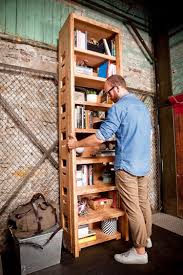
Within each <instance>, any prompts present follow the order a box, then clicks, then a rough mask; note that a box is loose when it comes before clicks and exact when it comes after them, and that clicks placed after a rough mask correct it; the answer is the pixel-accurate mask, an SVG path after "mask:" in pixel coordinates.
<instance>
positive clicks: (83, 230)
mask: <svg viewBox="0 0 183 275" xmlns="http://www.w3.org/2000/svg"><path fill="white" fill-rule="evenodd" d="M88 234H89V227H88V224H83V225H80V226H79V227H78V238H83V237H85V236H88Z"/></svg>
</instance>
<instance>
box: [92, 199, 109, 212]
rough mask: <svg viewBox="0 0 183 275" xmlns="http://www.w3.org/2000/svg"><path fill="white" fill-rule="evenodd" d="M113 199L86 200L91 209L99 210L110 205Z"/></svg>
mask: <svg viewBox="0 0 183 275" xmlns="http://www.w3.org/2000/svg"><path fill="white" fill-rule="evenodd" d="M112 202H113V200H112V199H108V198H97V199H93V200H88V205H89V206H90V207H91V208H92V209H93V210H101V209H104V208H109V207H111V205H112Z"/></svg>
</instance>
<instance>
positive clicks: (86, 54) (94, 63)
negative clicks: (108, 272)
mask: <svg viewBox="0 0 183 275" xmlns="http://www.w3.org/2000/svg"><path fill="white" fill-rule="evenodd" d="M74 51H75V54H76V62H78V61H81V60H83V59H87V61H88V66H91V67H98V66H99V65H100V64H101V63H103V62H104V61H106V60H110V61H113V62H114V61H116V57H114V56H109V55H107V54H102V53H97V52H94V51H89V50H81V49H78V48H74Z"/></svg>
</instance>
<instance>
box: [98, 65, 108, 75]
mask: <svg viewBox="0 0 183 275" xmlns="http://www.w3.org/2000/svg"><path fill="white" fill-rule="evenodd" d="M108 65H109V61H106V62H104V63H102V64H100V65H99V68H98V76H99V77H103V78H107V76H108Z"/></svg>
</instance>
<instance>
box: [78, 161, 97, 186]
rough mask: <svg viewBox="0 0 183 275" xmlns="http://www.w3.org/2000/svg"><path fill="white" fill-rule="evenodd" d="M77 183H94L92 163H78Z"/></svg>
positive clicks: (81, 184) (82, 184)
mask: <svg viewBox="0 0 183 275" xmlns="http://www.w3.org/2000/svg"><path fill="white" fill-rule="evenodd" d="M76 185H77V187H81V186H87V185H93V165H92V164H82V165H77V170H76Z"/></svg>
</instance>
